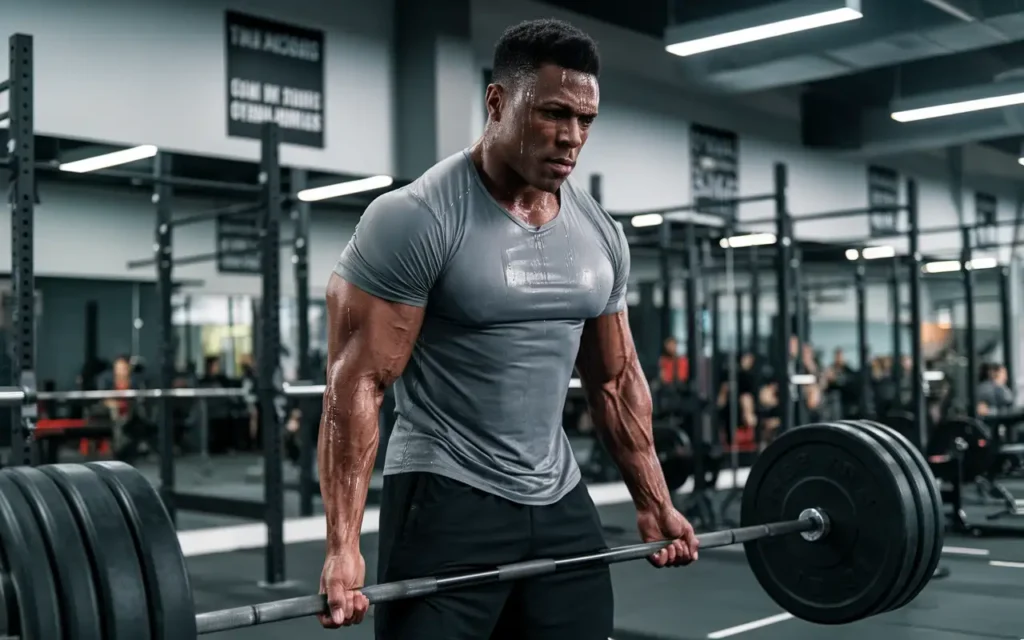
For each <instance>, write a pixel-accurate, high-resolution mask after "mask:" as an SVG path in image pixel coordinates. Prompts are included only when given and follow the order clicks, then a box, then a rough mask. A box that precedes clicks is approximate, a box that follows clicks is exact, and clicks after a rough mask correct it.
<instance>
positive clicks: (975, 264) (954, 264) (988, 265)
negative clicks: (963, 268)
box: [924, 258, 999, 273]
mask: <svg viewBox="0 0 1024 640" xmlns="http://www.w3.org/2000/svg"><path fill="white" fill-rule="evenodd" d="M997 266H999V262H998V261H997V260H996V259H995V258H975V259H974V260H971V261H970V262H968V263H967V269H968V270H969V271H978V270H979V269H994V268H996V267H997ZM959 270H960V261H959V260H940V261H938V262H929V263H927V264H925V265H924V272H925V273H951V272H953V271H959Z"/></svg>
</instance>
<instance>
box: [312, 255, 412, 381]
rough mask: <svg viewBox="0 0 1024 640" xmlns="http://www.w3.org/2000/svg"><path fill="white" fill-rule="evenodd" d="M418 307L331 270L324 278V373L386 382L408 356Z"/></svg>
mask: <svg viewBox="0 0 1024 640" xmlns="http://www.w3.org/2000/svg"><path fill="white" fill-rule="evenodd" d="M424 311H425V308H424V307H421V306H413V305H408V304H402V303H398V302H389V301H387V300H384V299H382V298H379V297H376V296H374V295H372V294H370V293H367V292H366V291H364V290H363V289H361V288H359V287H357V286H356V285H354V284H352V283H351V282H348V281H347V280H345V279H344V278H342V277H341V276H339V275H337V274H333V275H332V276H331V278H330V280H329V282H328V284H327V351H328V371H327V374H328V379H329V380H332V379H335V382H337V377H338V376H341V377H342V378H351V377H353V376H354V377H357V378H360V379H366V380H372V381H373V382H374V383H375V384H376V385H378V386H380V387H382V388H383V387H386V386H387V385H390V384H391V383H392V382H394V381H395V379H397V378H398V376H399V375H401V373H402V370H403V369H404V368H405V365H406V363H407V362H408V361H409V357H410V355H411V354H412V347H413V345H414V344H415V342H416V338H417V337H418V336H419V331H420V327H421V326H422V325H423V316H424Z"/></svg>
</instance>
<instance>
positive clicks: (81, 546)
mask: <svg viewBox="0 0 1024 640" xmlns="http://www.w3.org/2000/svg"><path fill="white" fill-rule="evenodd" d="M4 473H5V474H7V476H8V477H9V478H10V479H11V482H13V483H14V484H16V485H17V486H18V488H19V489H21V492H22V494H24V496H25V500H26V502H28V505H29V507H30V508H31V509H32V512H33V513H34V514H35V517H36V523H37V524H38V525H39V530H40V531H41V532H42V534H43V537H42V540H43V542H44V543H45V544H46V547H47V549H49V552H50V558H51V560H52V562H53V568H54V570H55V573H54V576H55V578H56V582H57V588H58V591H59V593H60V599H61V613H62V614H63V618H62V624H63V626H64V630H65V633H67V635H68V637H69V638H74V640H89V639H90V638H94V639H95V640H103V621H102V620H101V617H100V605H99V596H98V595H97V593H96V583H95V582H94V581H93V578H92V572H90V571H83V570H82V567H88V566H89V554H88V553H87V552H86V549H85V542H84V541H83V538H82V535H81V533H79V530H78V523H77V522H75V516H74V515H72V513H71V508H70V507H68V503H67V501H66V500H65V499H64V494H63V493H61V491H60V489H58V488H57V485H55V484H54V483H53V480H51V479H50V477H49V476H47V475H46V474H45V473H43V472H42V471H40V470H39V469H33V468H32V467H11V468H10V469H7V470H6V471H4Z"/></svg>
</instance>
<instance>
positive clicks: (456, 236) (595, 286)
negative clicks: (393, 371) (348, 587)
mask: <svg viewBox="0 0 1024 640" xmlns="http://www.w3.org/2000/svg"><path fill="white" fill-rule="evenodd" d="M559 198H560V208H559V212H558V215H557V216H556V217H555V218H554V219H553V220H551V221H550V222H548V223H547V224H545V225H543V226H541V227H533V226H530V225H528V224H527V223H525V222H523V221H522V220H519V219H517V218H515V217H513V216H512V215H511V214H509V213H508V212H507V211H506V210H505V209H504V208H503V207H502V206H501V205H499V204H498V202H497V201H496V200H495V199H494V198H493V197H492V196H491V195H490V193H489V192H488V191H487V190H486V188H485V187H484V186H483V183H482V182H481V180H480V176H479V174H478V173H477V171H476V168H475V166H474V164H473V162H472V161H471V159H470V156H469V152H468V151H463V152H460V153H458V154H456V155H454V156H451V157H449V158H447V159H445V160H442V161H441V162H439V163H438V164H437V165H435V166H434V167H432V168H431V169H430V170H428V171H427V172H426V173H425V174H424V175H423V176H422V177H420V178H419V179H418V180H416V181H415V182H413V183H412V184H410V185H408V186H406V187H403V188H401V189H397V190H395V191H392V192H389V193H387V194H384V195H382V196H380V197H379V198H377V199H376V200H375V201H374V202H373V204H371V205H370V206H369V207H368V208H367V210H366V211H365V213H364V214H363V216H362V218H361V219H360V221H359V224H358V226H357V227H356V231H355V234H354V235H353V237H352V240H351V241H350V242H349V244H348V246H347V247H346V248H345V250H344V251H343V252H342V255H341V258H340V259H339V261H338V264H337V266H336V268H335V271H336V273H338V274H339V275H340V276H341V277H343V278H344V279H345V280H347V281H348V282H350V283H352V284H353V285H355V286H357V287H359V288H360V289H363V290H364V291H366V292H367V293H369V294H371V295H374V296H376V297H379V298H382V299H384V300H388V301H391V302H396V303H402V304H407V305H413V306H418V307H425V312H424V313H425V318H424V322H423V327H422V330H421V332H420V335H419V338H418V339H417V340H416V343H415V345H414V347H413V351H412V356H411V358H410V360H409V363H408V365H407V366H406V368H405V370H404V371H403V373H402V375H401V376H400V378H399V379H398V381H397V382H396V384H395V403H396V420H395V425H394V431H393V432H392V434H391V437H390V439H389V442H388V447H387V456H386V461H385V466H384V473H385V475H389V474H397V473H404V472H432V473H438V474H441V475H444V476H448V477H450V478H453V479H455V480H458V481H460V482H463V483H465V484H468V485H470V486H472V487H475V488H478V489H480V490H483V491H487V492H490V493H493V494H496V495H499V496H502V497H504V498H507V499H509V500H512V501H515V502H519V503H522V504H532V505H543V504H551V503H553V502H556V501H557V500H559V499H560V498H561V497H562V496H564V495H565V494H566V493H568V492H569V491H570V490H571V489H572V488H573V487H574V486H575V485H576V484H577V482H578V481H579V477H580V472H579V468H578V466H577V465H576V461H575V458H574V457H573V453H572V449H571V448H570V446H569V441H568V439H567V437H566V434H565V431H564V430H563V429H562V409H563V405H564V403H565V394H566V390H567V389H568V387H569V380H570V378H571V377H572V373H573V367H574V364H575V360H576V354H577V351H578V350H579V345H580V335H581V333H582V331H583V325H584V322H586V321H587V320H588V319H590V318H596V317H598V316H600V315H603V314H614V313H618V312H620V311H622V310H624V309H625V307H626V280H627V277H628V273H629V252H628V249H627V246H626V240H625V235H624V234H623V231H622V227H621V226H620V225H619V224H618V223H616V222H615V221H614V220H613V219H612V218H611V217H610V216H609V215H608V214H607V213H606V212H604V211H603V210H602V209H601V207H600V206H598V204H597V203H596V202H595V201H594V200H593V198H591V197H590V195H589V194H587V193H586V192H585V191H583V190H581V189H578V188H577V187H576V186H575V185H574V184H573V183H572V182H571V181H566V182H565V183H564V184H563V186H562V188H561V190H560V193H559Z"/></svg>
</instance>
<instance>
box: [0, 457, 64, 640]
mask: <svg viewBox="0 0 1024 640" xmlns="http://www.w3.org/2000/svg"><path fill="white" fill-rule="evenodd" d="M0 543H2V546H3V553H4V559H5V560H6V564H7V568H8V569H9V570H10V572H11V574H10V575H11V585H12V586H13V591H14V595H15V599H16V600H17V603H18V609H17V611H18V625H17V626H18V629H17V632H16V634H17V637H19V638H24V639H25V640H28V639H30V638H31V639H33V640H51V638H63V637H64V636H63V633H64V630H63V627H62V626H61V615H60V606H61V605H60V594H59V592H58V591H57V582H56V580H55V578H54V571H53V563H52V562H51V559H50V554H49V553H48V552H47V549H46V545H45V544H44V543H43V534H42V532H41V531H40V530H39V526H38V525H37V524H36V519H35V516H33V515H32V509H31V508H30V507H29V506H28V503H27V502H26V501H25V497H24V496H23V495H22V493H21V491H19V490H18V487H17V486H15V485H14V483H13V482H11V480H10V478H7V477H5V476H4V475H3V474H0Z"/></svg>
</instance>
